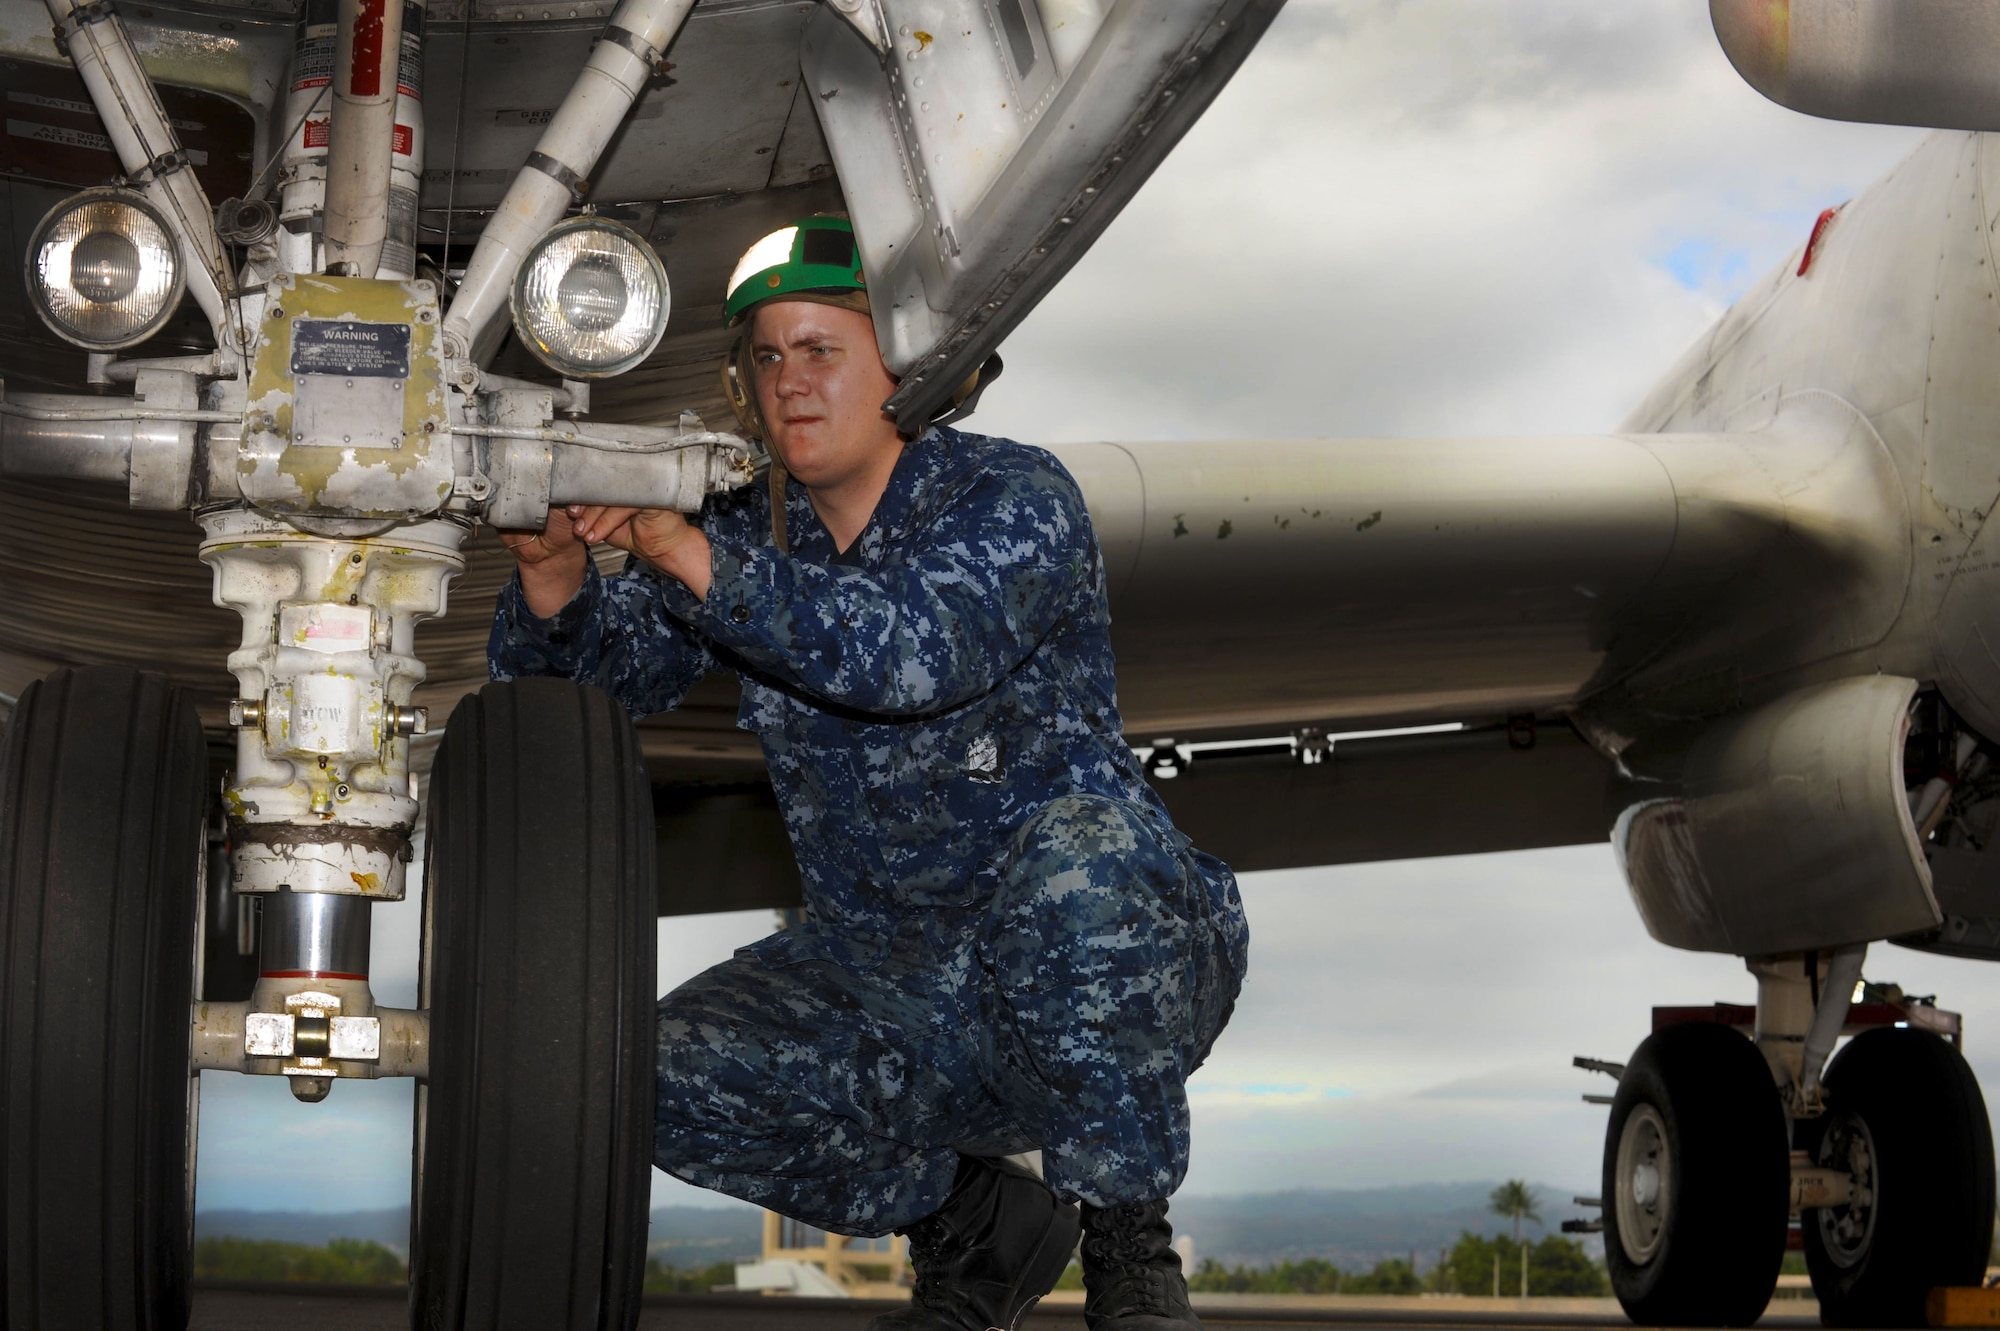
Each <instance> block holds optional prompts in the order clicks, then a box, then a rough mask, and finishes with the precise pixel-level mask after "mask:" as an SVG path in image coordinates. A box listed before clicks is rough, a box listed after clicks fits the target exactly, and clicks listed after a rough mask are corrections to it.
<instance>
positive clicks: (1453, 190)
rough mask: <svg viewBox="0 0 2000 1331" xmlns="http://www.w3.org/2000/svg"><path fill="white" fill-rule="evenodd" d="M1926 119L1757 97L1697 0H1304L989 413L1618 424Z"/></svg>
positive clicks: (1079, 286) (991, 399)
mask: <svg viewBox="0 0 2000 1331" xmlns="http://www.w3.org/2000/svg"><path fill="white" fill-rule="evenodd" d="M1918 137H1919V136H1918V134H1917V133H1916V132H1915V131H1910V130H1903V129H1882V128H1876V127H1870V126H1856V125H1836V124H1831V123H1828V122H1822V121H1813V120H1809V119H1807V118H1805V117H1802V116H1798V115H1795V114H1793V113H1791V112H1788V111H1785V110H1782V109H1781V108H1778V107H1776V106H1773V105H1772V104H1770V103H1768V102H1766V101H1764V100H1763V99H1762V98H1760V97H1758V96H1757V95H1756V94H1755V93H1753V92H1752V91H1750V89H1749V88H1748V87H1746V86H1745V85H1744V84H1743V83H1742V81H1741V80H1740V79H1739V78H1737V76H1736V74H1735V72H1734V71H1733V70H1732V69H1731V68H1730V67H1729V65H1728V62H1727V60H1726V59H1725V58H1724V57H1723V56H1722V54H1721V52H1720V50H1719V49H1718V48H1717V47H1716V45H1715V42H1714V39H1713V37H1712V35H1710V34H1709V33H1708V32H1707V26H1706V19H1705V15H1703V14H1702V12H1701V8H1700V6H1689V5H1686V4H1683V3H1679V0H1626V2H1625V3H1622V4H1618V5H1604V4H1601V3H1588V2H1586V0H1540V2H1539V3H1526V2H1525V0H1524V2H1521V3H1512V4H1505V5H1495V4H1480V3H1472V2H1470V0H1403V2H1402V3H1395V4H1381V3H1332V2H1330V0H1319V2H1317V3H1315V2H1314V0H1293V3H1291V4H1289V5H1287V6H1286V8H1285V9H1284V11H1283V12H1282V13H1281V14H1280V16H1279V18H1278V20H1277V22H1276V23H1275V24H1274V25H1273V27H1272V30H1271V32H1270V34H1269V35H1268V36H1267V38H1266V39H1265V41H1264V43H1263V44H1262V45H1261V46H1260V48H1259V49H1258V50H1257V51H1256V52H1255V53H1254V54H1253V55H1252V56H1251V58H1250V61H1249V62H1248V63H1247V64H1246V65H1245V67H1244V68H1243V70H1242V71H1241V72H1240V73H1239V74H1238V76H1237V77H1236V79H1235V80H1234V81H1233V82H1232V83H1231V84H1230V86H1229V87H1228V88H1226V89H1225V90H1224V91H1223V93H1222V94H1221V96H1220V97H1219V98H1218V99H1217V102H1216V104H1215V106H1214V107H1213V108H1212V109H1211V110H1210V112H1209V113H1208V115H1207V116H1206V117H1204V118H1203V119H1202V121H1200V122H1199V123H1198V124H1197V125H1196V126H1195V127H1194V129H1193V130H1192V131H1191V132H1190V133H1189V134H1188V136H1187V138H1186V139H1185V140H1184V141H1183V142H1182V144H1181V145H1180V147H1179V148H1178V149H1176V150H1175V152H1174V153H1173V154H1172V155H1171V156H1170V157H1169V158H1168V160H1167V161H1166V163H1165V164H1164V165H1163V166H1162V167H1161V168H1160V170H1159V171H1158V172H1157V173H1156V174H1155V176H1154V178H1153V179H1152V180H1151V181H1150V182H1149V183H1148V184H1147V185H1146V186H1145V188H1144V189H1143V190H1141V192H1140V194H1139V196H1138V197H1137V199H1135V200H1134V202H1133V203H1132V204H1131V205H1130V206H1129V207H1128V208H1127V209H1126V211H1125V213H1124V214H1123V215H1122V216H1121V217H1120V218H1119V219H1118V220H1117V221H1115V222H1114V223H1113V224H1112V225H1111V227H1110V229H1109V230H1108V232H1107V233H1106V235H1105V237H1104V238H1103V240H1101V241H1100V242H1099V244H1098V245H1097V247H1096V248H1095V249H1094V250H1093V251H1092V252H1091V253H1090V254H1089V255H1087V256H1086V257H1085V258H1084V259H1083V261H1082V262H1081V263H1079V264H1078V266H1077V268H1076V269H1075V271H1073V272H1072V273H1071V274H1070V276H1069V277H1068V279H1066V281H1065V282H1064V283H1063V284H1062V285H1061V286H1060V287H1059V288H1058V289H1057V290H1056V291H1055V292H1054V293H1053V294H1052V295H1051V296H1050V297H1049V298H1048V299H1047V300H1045V301H1044V302H1043V304H1042V306H1041V307H1040V308H1039V309H1038V310H1037V311H1036V312H1035V313H1034V314H1032V315H1031V316H1029V318H1028V320H1027V321H1026V322H1025V323H1024V325H1023V326H1022V327H1021V328H1020V329H1019V330H1018V331H1017V332H1016V333H1015V334H1014V336H1013V337H1012V338H1011V339H1010V340H1009V342H1008V344H1007V346H1006V347H1005V348H1004V350H1005V352H1006V354H1007V356H1008V359H1009V368H1010V373H1009V377H1008V378H1007V379H1006V380H1004V381H1002V382H1001V383H1000V384H997V385H996V386H995V387H994V389H993V391H992V392H991V393H990V394H989V395H988V398H987V405H986V406H985V407H984V408H982V410H981V412H980V415H979V417H978V418H977V420H978V426H979V428H981V429H985V430H991V431H994V432H996V433H1004V434H1013V435H1017V436H1018V437H1021V438H1024V439H1030V440H1038V441H1048V442H1059V441H1068V440H1078V439H1089V438H1117V439H1128V440H1145V439H1149V438H1203V437H1238V438H1241V437H1251V438H1285V437H1339V436H1365V435H1381V434H1391V435H1393V434H1413V435H1435V434H1509V433H1538V432H1541V433H1546V432H1587V431H1600V430H1607V429H1610V428H1613V427H1614V426H1615V425H1616V424H1617V422H1618V421H1619V420H1620V419H1621V418H1622V417H1623V415H1624V414H1625V413H1626V412H1627V411H1628V410H1629V409H1630V408H1631V407H1632V406H1633V405H1634V404H1635V403H1636V402H1637V401H1638V400H1639V399H1640V397H1642V396H1643V395H1644V393H1645V391H1646V390H1647V389H1648V388H1649V387H1650V386H1651V384H1652V383H1653V381H1654V380H1655V379H1656V378H1657V376H1658V375H1660V374H1661V373H1662V372H1664V371H1665V369H1666V368H1667V366H1668V365H1669V364H1670V363H1671V361H1672V360H1673V358H1674V357H1675V356H1676V355H1677V354H1678V353H1679V352H1680V350H1681V349H1682V348H1683V347H1685V346H1686V345H1687V344H1688V343H1689V342H1690V341H1691V340H1692V339H1693V338H1694V337H1695V336H1696V335H1697V334H1698V333H1699V332H1700V331H1701V330H1702V329H1703V328H1704V327H1706V326H1707V325H1708V324H1709V323H1710V322H1712V321H1713V320H1714V319H1715V318H1717V317H1718V316H1719V315H1720V314H1721V312H1722V310H1723V309H1724V308H1725V306H1726V304H1727V302H1728V301H1729V300H1730V299H1732V298H1733V297H1734V296H1735V295H1736V294H1737V293H1738V292H1740V291H1741V290H1742V289H1743V287H1744V285H1745V284H1746V283H1748V282H1749V281H1750V280H1752V279H1753V278H1754V277H1755V275H1757V274H1758V273H1760V272H1762V271H1764V270H1765V269H1767V268H1768V267H1770V266H1771V265H1772V264H1774V263H1776V262H1779V261H1780V260H1782V259H1783V258H1784V256H1785V255H1786V254H1787V253H1788V252H1789V251H1790V250H1791V249H1792V248H1793V247H1794V246H1796V245H1798V244H1799V243H1801V242H1802V241H1803V240H1804V238H1805V235H1806V232H1807V231H1808V230H1809V229H1810V226H1811V223H1812V219H1813V218H1814V217H1815V216H1816V215H1817V214H1818V211H1819V210H1820V209H1821V208H1823V207H1825V206H1827V205H1829V204H1832V203H1838V202H1840V201H1841V200H1842V199H1845V198H1847V197H1849V196H1851V195H1852V194H1854V193H1855V192H1857V191H1858V190H1859V189H1861V188H1862V187H1864V186H1865V185H1866V184H1867V183H1868V182H1869V181H1870V180H1872V179H1874V178H1875V177H1876V176H1878V175H1880V174H1881V173H1882V172H1883V171H1884V170H1886V169H1887V168H1888V167H1889V166H1890V165H1891V164H1892V163H1893V162H1894V161H1895V160H1896V159H1897V158H1898V157H1900V156H1901V155H1902V154H1903V153H1904V152H1905V151H1907V150H1908V148H1909V147H1911V146H1913V145H1914V143H1915V142H1916V140H1917V138H1918ZM1697 255H1713V256H1719V257H1718V258H1717V260H1716V261H1715V262H1714V263H1711V264H1708V265H1707V266H1705V267H1704V266H1702V265H1699V264H1696V265H1693V266H1690V263H1689V260H1690V259H1691V258H1692V257H1694V256H1697ZM1691 277H1692V279H1693V280H1692V281H1690V278H1691Z"/></svg>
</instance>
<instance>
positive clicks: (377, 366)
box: [292, 319, 410, 379]
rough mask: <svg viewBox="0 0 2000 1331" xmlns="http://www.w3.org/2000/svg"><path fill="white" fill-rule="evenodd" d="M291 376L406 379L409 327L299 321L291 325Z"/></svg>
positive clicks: (333, 320)
mask: <svg viewBox="0 0 2000 1331" xmlns="http://www.w3.org/2000/svg"><path fill="white" fill-rule="evenodd" d="M292 373H293V374H295V375H296V374H345V375H352V376H355V377H358V378H371V379H407V378H409V377H410V326H409V325H408V324H375V323H358V322H355V321H353V320H349V319H300V320H299V321H297V322H296V323H294V324H293V325H292Z"/></svg>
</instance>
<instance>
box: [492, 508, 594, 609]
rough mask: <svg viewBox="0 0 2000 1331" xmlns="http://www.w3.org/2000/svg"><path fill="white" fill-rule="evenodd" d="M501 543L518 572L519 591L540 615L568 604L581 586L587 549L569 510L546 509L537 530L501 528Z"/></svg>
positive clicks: (588, 553)
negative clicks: (543, 523)
mask: <svg viewBox="0 0 2000 1331" xmlns="http://www.w3.org/2000/svg"><path fill="white" fill-rule="evenodd" d="M500 543H501V544H502V545H505V546H506V547H507V551H508V553H509V554H511V555H513V556H514V562H515V564H516V565H517V566H518V567H519V569H520V573H521V592H522V595H523V596H524V597H525V598H526V599H527V602H528V609H529V610H531V611H533V612H534V613H535V614H536V615H539V616H540V617H541V618H543V619H547V618H548V617H549V616H551V615H553V614H555V613H556V611H558V610H560V609H562V608H563V607H564V606H566V605H568V604H569V602H570V598H571V597H573V596H575V595H576V593H577V590H578V589H579V588H581V587H582V586H583V572H584V564H585V562H586V561H588V560H589V558H590V551H589V549H588V548H587V547H586V546H585V545H584V543H583V541H582V540H581V539H580V538H579V536H578V534H577V532H576V529H575V527H574V525H573V524H572V522H571V520H570V514H569V513H567V512H565V511H563V510H562V509H557V508H552V509H550V510H549V521H548V525H547V526H545V527H543V528H542V529H541V530H540V531H503V532H501V533H500Z"/></svg>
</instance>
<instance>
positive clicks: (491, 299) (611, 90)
mask: <svg viewBox="0 0 2000 1331" xmlns="http://www.w3.org/2000/svg"><path fill="white" fill-rule="evenodd" d="M693 7H694V0H624V3H623V4H621V5H619V7H618V12H617V13H616V14H614V15H613V16H612V19H611V24H610V27H609V29H607V32H608V33H614V34H618V35H619V39H618V40H612V39H610V38H609V37H607V39H606V40H602V41H599V42H598V43H597V45H596V46H595V47H594V48H592V50H591V53H590V60H589V61H588V63H586V64H585V65H584V68H583V72H582V74H580V75H579V76H578V77H577V81H576V84H575V86H574V87H572V88H571V89H570V92H569V95H568V96H567V97H566V98H564V99H563V104H562V106H561V107H560V108H559V109H558V110H557V111H556V113H555V116H554V117H553V118H552V119H551V120H550V121H549V126H548V128H547V129H546V130H544V131H543V133H542V136H541V139H540V141H539V142H537V143H536V145H535V154H536V157H537V158H539V162H537V160H536V158H531V159H530V164H529V165H527V166H524V167H522V168H521V170H520V173H519V174H518V175H516V176H515V177H514V184H513V186H512V187H511V188H510V189H509V190H508V191H507V197H506V198H505V199H503V200H501V202H500V208H499V211H498V212H496V213H495V214H494V215H493V217H492V218H491V219H489V220H488V221H487V223H486V229H485V231H484V232H482V233H481V235H480V237H479V244H478V246H477V247H476V248H475V249H474V250H473V254H472V259H471V261H470V262H469V263H468V264H467V265H466V269H465V279H464V281H463V282H462V283H460V285H459V289H458V296H457V298H456V299H455V300H453V301H452V304H451V308H450V310H449V311H447V312H446V315H445V321H444V329H445V344H446V354H447V355H456V356H463V355H468V354H471V353H472V352H473V351H474V350H475V349H476V348H477V347H479V345H480V344H481V340H482V338H483V337H484V335H485V334H486V332H487V330H488V329H489V328H491V327H493V326H494V325H495V323H496V321H497V320H498V319H499V317H500V313H501V311H502V309H503V308H504V307H505V306H506V303H507V292H508V289H509V288H510V287H511V286H512V285H513V281H514V274H515V272H516V271H518V270H519V268H520V266H521V262H522V260H524V259H525V258H526V257H527V255H528V251H529V250H530V249H531V248H533V246H534V244H535V242H536V241H538V240H540V239H541V238H542V233H544V232H545V231H547V230H548V229H549V228H550V227H551V226H553V225H554V224H555V223H556V222H557V221H558V220H559V219H560V218H561V217H562V215H563V212H564V210H565V209H567V208H568V207H569V205H570V202H571V200H572V198H574V197H575V192H576V187H579V186H581V185H582V183H583V182H585V181H587V180H588V179H589V177H590V173H591V171H592V170H593V169H594V168H595V167H596V165H597V159H598V157H599V156H600V155H601V154H602V153H603V152H604V148H605V145H606V144H608V143H609V142H610V141H611V136H612V135H613V134H615V133H616V132H617V130H618V127H619V126H620V125H622V124H623V123H624V122H625V116H626V113H627V112H629V111H630V110H631V109H632V103H633V100H634V99H636V98H637V97H638V95H639V91H640V89H641V88H643V87H644V86H645V83H646V80H647V79H649V78H651V77H652V73H653V60H654V59H656V58H658V55H659V53H662V52H664V51H665V50H666V49H667V44H668V43H669V42H670V41H672V40H673V36H674V34H675V33H676V32H678V31H679V30H680V26H681V24H682V22H684V21H685V20H686V18H687V14H688V10H690V9H692V8H693ZM627 41H629V42H630V43H631V46H637V47H639V48H641V49H640V50H636V51H635V50H633V49H631V46H628V45H626V44H625V42H627ZM648 52H650V53H652V54H651V55H650V56H649V55H648V54H647V53H648ZM552 172H553V174H552ZM559 176H560V177H564V178H558V177H559Z"/></svg>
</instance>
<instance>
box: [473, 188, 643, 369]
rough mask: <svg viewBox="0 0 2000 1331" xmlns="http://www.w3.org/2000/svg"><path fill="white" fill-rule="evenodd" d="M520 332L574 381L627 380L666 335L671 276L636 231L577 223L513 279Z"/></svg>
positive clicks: (533, 253)
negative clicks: (614, 377) (623, 376)
mask: <svg viewBox="0 0 2000 1331" xmlns="http://www.w3.org/2000/svg"><path fill="white" fill-rule="evenodd" d="M512 305H513V313H514V331H515V332H516V333H518V334H520V337H521V341H522V342H523V343H525V344H526V345H527V348H528V350H530V351H532V352H533V353H534V354H535V358H536V359H537V360H539V361H541V362H542V364H544V365H546V366H548V367H549V368H550V369H552V370H554V371H556V372H557V373H558V374H561V375H564V376H566V377H569V378H572V379H604V378H609V377H610V376H611V375H614V374H623V373H624V372H625V371H627V370H629V369H631V368H632V367H633V366H635V365H637V364H638V363H639V362H640V361H642V360H644V359H646V357H647V356H649V355H651V354H652V351H653V348H654V347H656V346H658V345H659V344H660V335H661V334H662V333H664V332H666V331H667V313H668V310H669V307H670V301H669V296H668V292H667V270H666V268H665V267H664V266H663V265H662V264H661V263H660V256H659V255H657V254H655V253H654V252H653V247H652V246H650V245H648V244H647V243H646V241H645V239H644V238H643V237H641V236H640V235H639V234H638V233H637V232H635V231H633V230H632V229H631V228H630V227H625V226H621V225H619V224H618V223H616V222H611V221H606V220H605V219H603V218H601V217H578V218H573V219H572V220H570V221H567V222H563V223H561V224H559V225H557V226H555V227H552V228H551V229H550V230H549V233H548V234H547V235H546V236H543V237H542V238H541V240H540V241H539V242H538V243H537V244H536V245H535V248H534V249H532V250H530V251H529V252H528V259H527V262H525V263H523V264H522V265H521V272H520V275H519V276H518V277H516V278H515V279H514V292H513V299H512Z"/></svg>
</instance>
